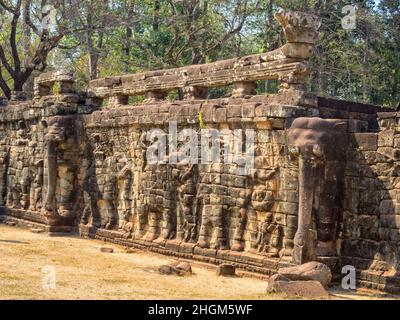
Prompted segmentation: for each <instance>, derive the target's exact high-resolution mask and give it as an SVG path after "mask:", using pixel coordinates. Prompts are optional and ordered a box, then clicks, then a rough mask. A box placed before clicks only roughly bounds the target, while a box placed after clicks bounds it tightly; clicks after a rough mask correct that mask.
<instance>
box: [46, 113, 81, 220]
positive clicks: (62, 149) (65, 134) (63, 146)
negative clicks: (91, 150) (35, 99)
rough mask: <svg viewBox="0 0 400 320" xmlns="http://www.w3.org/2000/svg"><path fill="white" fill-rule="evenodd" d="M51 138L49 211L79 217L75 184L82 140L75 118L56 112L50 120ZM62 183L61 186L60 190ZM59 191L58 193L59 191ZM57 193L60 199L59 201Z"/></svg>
mask: <svg viewBox="0 0 400 320" xmlns="http://www.w3.org/2000/svg"><path fill="white" fill-rule="evenodd" d="M46 141H47V170H48V171H47V176H48V185H47V187H48V188H47V195H46V201H45V210H46V214H47V216H49V217H52V218H57V219H58V218H59V217H62V218H71V219H73V218H74V217H75V212H74V202H75V201H76V193H75V191H74V187H75V186H74V184H75V181H76V174H77V172H76V171H77V169H76V167H77V165H76V164H77V161H78V160H77V155H78V152H77V151H78V145H79V144H78V141H77V134H76V125H75V118H74V117H73V116H55V117H52V118H51V119H50V120H49V124H48V131H47V134H46ZM58 186H60V190H59V191H58V188H57V187H58ZM57 193H58V194H57ZM56 196H57V199H58V200H59V201H58V202H56Z"/></svg>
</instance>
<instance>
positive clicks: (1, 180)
mask: <svg viewBox="0 0 400 320" xmlns="http://www.w3.org/2000/svg"><path fill="white" fill-rule="evenodd" d="M9 162H10V147H8V146H7V145H6V142H5V141H4V144H3V145H2V147H1V149H0V206H4V205H5V202H6V196H7V176H8V167H9Z"/></svg>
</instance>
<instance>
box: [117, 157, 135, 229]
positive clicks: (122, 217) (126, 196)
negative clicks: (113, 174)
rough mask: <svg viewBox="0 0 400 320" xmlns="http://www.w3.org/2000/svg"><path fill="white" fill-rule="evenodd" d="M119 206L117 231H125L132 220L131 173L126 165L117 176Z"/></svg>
mask: <svg viewBox="0 0 400 320" xmlns="http://www.w3.org/2000/svg"><path fill="white" fill-rule="evenodd" d="M118 180H119V183H118V185H119V189H120V196H119V201H120V204H119V206H118V211H119V229H121V230H125V225H126V224H127V223H130V222H131V220H132V196H133V194H132V192H133V191H132V189H133V173H132V170H131V166H130V164H126V165H125V166H124V167H123V169H122V170H121V172H120V173H119V176H118Z"/></svg>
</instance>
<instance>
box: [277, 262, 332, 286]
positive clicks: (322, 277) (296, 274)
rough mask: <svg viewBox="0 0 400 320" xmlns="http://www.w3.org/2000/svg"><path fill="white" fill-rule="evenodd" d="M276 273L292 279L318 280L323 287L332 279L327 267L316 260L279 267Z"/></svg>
mask: <svg viewBox="0 0 400 320" xmlns="http://www.w3.org/2000/svg"><path fill="white" fill-rule="evenodd" d="M278 274H279V275H281V276H283V277H285V278H287V279H288V280H292V281H296V280H303V281H307V280H314V281H318V282H319V283H321V285H322V286H323V287H325V288H326V287H327V286H328V285H329V284H330V283H331V280H332V273H331V270H330V269H329V267H328V266H327V265H325V264H323V263H320V262H316V261H312V262H308V263H305V264H302V265H299V266H294V267H289V268H282V269H279V271H278Z"/></svg>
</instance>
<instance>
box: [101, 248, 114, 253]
mask: <svg viewBox="0 0 400 320" xmlns="http://www.w3.org/2000/svg"><path fill="white" fill-rule="evenodd" d="M100 251H101V252H105V253H113V252H114V249H113V248H110V247H101V248H100Z"/></svg>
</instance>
